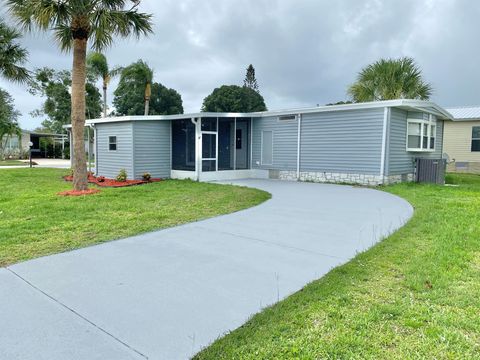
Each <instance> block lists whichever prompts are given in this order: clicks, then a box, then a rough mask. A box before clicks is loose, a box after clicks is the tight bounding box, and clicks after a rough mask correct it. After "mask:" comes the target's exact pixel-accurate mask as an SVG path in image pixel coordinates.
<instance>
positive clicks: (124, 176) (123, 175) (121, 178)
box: [115, 169, 127, 182]
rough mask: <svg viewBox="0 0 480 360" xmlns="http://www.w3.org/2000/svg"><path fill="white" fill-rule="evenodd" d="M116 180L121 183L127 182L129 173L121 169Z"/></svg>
mask: <svg viewBox="0 0 480 360" xmlns="http://www.w3.org/2000/svg"><path fill="white" fill-rule="evenodd" d="M115 179H116V180H117V181H120V182H125V181H127V171H126V170H125V169H121V170H120V172H119V173H118V175H117V177H116V178H115Z"/></svg>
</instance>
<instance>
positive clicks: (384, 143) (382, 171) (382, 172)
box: [380, 107, 390, 184]
mask: <svg viewBox="0 0 480 360" xmlns="http://www.w3.org/2000/svg"><path fill="white" fill-rule="evenodd" d="M389 117H390V108H389V107H385V108H384V111H383V133H382V154H381V158H380V179H381V183H382V184H384V183H385V157H386V155H387V126H388V118H389Z"/></svg>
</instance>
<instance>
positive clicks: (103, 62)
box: [87, 52, 123, 117]
mask: <svg viewBox="0 0 480 360" xmlns="http://www.w3.org/2000/svg"><path fill="white" fill-rule="evenodd" d="M122 70H123V69H122V68H121V67H120V66H116V67H114V68H113V69H109V67H108V62H107V58H106V57H105V55H103V54H102V53H99V52H91V53H89V54H88V55H87V71H89V72H90V73H91V74H92V75H93V76H95V78H97V79H98V78H100V79H102V82H103V84H102V89H103V117H107V87H108V84H109V83H110V80H112V78H113V77H115V76H117V75H118V74H120V72H121V71H122Z"/></svg>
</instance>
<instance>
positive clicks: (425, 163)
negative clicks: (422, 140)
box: [415, 158, 447, 185]
mask: <svg viewBox="0 0 480 360" xmlns="http://www.w3.org/2000/svg"><path fill="white" fill-rule="evenodd" d="M415 165H416V166H415V181H416V182H420V183H434V184H439V185H444V184H445V169H446V167H447V161H446V160H445V159H421V158H417V159H415Z"/></svg>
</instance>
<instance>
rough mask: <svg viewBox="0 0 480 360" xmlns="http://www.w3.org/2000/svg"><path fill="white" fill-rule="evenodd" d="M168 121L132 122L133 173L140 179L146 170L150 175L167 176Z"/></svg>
mask: <svg viewBox="0 0 480 360" xmlns="http://www.w3.org/2000/svg"><path fill="white" fill-rule="evenodd" d="M170 138H171V137H170V121H136V122H134V123H133V146H134V149H133V152H134V160H135V162H134V175H135V178H136V179H141V178H142V175H143V174H144V173H146V172H148V173H150V174H151V175H152V177H156V178H169V177H170V170H171V160H170V159H171V157H170V151H171V146H170Z"/></svg>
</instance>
